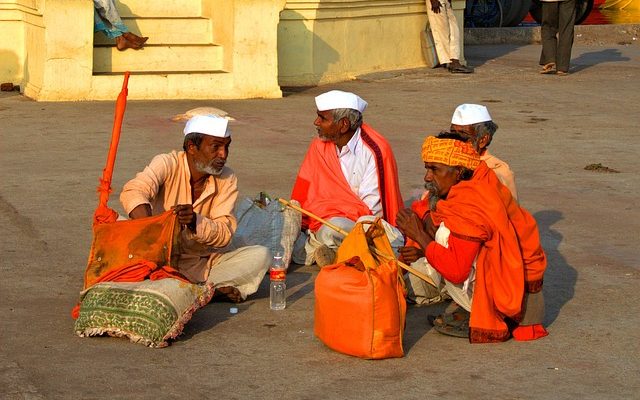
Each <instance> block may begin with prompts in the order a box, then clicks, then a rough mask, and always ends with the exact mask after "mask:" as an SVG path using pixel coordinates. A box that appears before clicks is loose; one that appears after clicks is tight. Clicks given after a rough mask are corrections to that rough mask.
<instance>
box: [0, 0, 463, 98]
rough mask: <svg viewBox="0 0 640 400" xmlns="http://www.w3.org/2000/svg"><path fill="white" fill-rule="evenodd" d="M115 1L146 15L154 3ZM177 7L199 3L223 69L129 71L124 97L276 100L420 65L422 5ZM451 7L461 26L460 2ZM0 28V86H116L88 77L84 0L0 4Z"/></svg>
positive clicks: (79, 92) (345, 1)
mask: <svg viewBox="0 0 640 400" xmlns="http://www.w3.org/2000/svg"><path fill="white" fill-rule="evenodd" d="M121 1H122V4H123V5H130V6H133V5H142V6H144V7H142V8H143V9H148V10H152V9H154V7H162V4H163V3H162V2H157V1H153V0H121ZM184 1H201V9H202V14H203V17H207V18H210V19H211V23H212V32H213V40H214V43H215V44H216V45H220V46H223V47H224V53H223V63H222V70H221V71H217V72H215V73H210V74H206V73H197V74H188V73H183V74H152V73H150V74H148V75H144V74H138V75H136V80H135V83H136V85H137V87H138V88H139V90H130V91H129V96H130V98H132V99H134V98H137V99H169V98H194V99H195V98H249V97H279V96H281V91H280V86H307V85H317V84H323V83H329V82H336V81H341V80H347V79H352V78H354V77H355V76H357V75H359V74H364V73H369V72H374V71H385V70H394V69H403V68H413V67H421V66H424V65H425V61H424V59H423V56H422V52H421V44H420V31H421V30H422V29H424V27H425V25H426V23H427V17H426V8H425V1H424V0H184ZM125 3H126V4H125ZM453 3H454V9H456V8H457V14H458V23H459V24H460V25H462V15H461V14H462V9H463V8H464V0H453ZM158 29H161V27H160V28H158ZM0 32H3V34H2V35H0V82H12V83H14V84H19V85H21V88H22V90H23V92H24V94H25V95H27V96H29V97H31V98H34V99H36V100H47V101H77V100H96V99H112V98H115V96H116V95H117V93H118V91H119V88H120V86H121V81H122V80H121V78H120V77H119V76H117V74H115V75H114V76H105V75H102V76H97V75H96V74H94V73H93V65H94V60H93V57H94V49H93V38H94V36H93V3H92V2H91V1H90V0H0ZM152 34H153V33H152V32H151V33H150V34H149V36H152ZM127 51H129V50H127ZM139 55H140V57H143V56H144V50H143V51H141V52H140V53H139ZM136 56H137V54H136ZM132 83H133V82H132ZM178 89H179V90H178Z"/></svg>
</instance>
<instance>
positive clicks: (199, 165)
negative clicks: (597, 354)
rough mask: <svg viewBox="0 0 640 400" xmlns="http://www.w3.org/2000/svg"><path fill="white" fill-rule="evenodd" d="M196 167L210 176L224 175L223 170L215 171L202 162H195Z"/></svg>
mask: <svg viewBox="0 0 640 400" xmlns="http://www.w3.org/2000/svg"><path fill="white" fill-rule="evenodd" d="M195 167H196V169H197V170H198V171H200V172H202V173H205V174H209V175H214V176H218V175H220V174H221V173H222V168H220V169H215V168H213V167H212V166H211V165H206V164H205V163H202V162H200V161H196V162H195Z"/></svg>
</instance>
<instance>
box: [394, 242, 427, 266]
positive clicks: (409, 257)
mask: <svg viewBox="0 0 640 400" xmlns="http://www.w3.org/2000/svg"><path fill="white" fill-rule="evenodd" d="M398 252H399V253H400V257H402V261H404V262H405V263H407V264H411V263H414V262H416V261H417V260H418V259H419V258H420V257H424V250H423V249H419V248H417V247H414V246H404V247H400V248H399V249H398Z"/></svg>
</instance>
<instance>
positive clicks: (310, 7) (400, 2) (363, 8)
mask: <svg viewBox="0 0 640 400" xmlns="http://www.w3.org/2000/svg"><path fill="white" fill-rule="evenodd" d="M426 21H427V17H426V13H425V3H424V0H396V1H388V0H369V1H358V2H354V1H350V0H321V1H317V0H298V1H288V2H287V5H286V7H285V9H284V11H283V12H282V13H281V14H280V24H279V26H278V41H279V44H278V57H279V62H280V64H279V76H280V84H281V85H284V86H289V85H292V86H295V85H314V84H319V83H326V82H335V81H339V80H344V79H351V78H353V77H354V76H355V75H357V74H362V73H367V72H372V71H380V70H392V69H399V68H410V67H419V66H422V65H424V60H423V59H422V53H421V51H420V35H419V32H420V30H421V29H424V27H425V25H426Z"/></svg>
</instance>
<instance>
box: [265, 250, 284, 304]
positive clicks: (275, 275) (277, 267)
mask: <svg viewBox="0 0 640 400" xmlns="http://www.w3.org/2000/svg"><path fill="white" fill-rule="evenodd" d="M269 278H270V280H271V284H270V288H269V307H270V308H271V309H272V310H284V308H285V307H286V306H287V281H286V278H287V270H286V269H285V268H284V261H282V256H281V255H280V253H276V255H275V256H273V262H272V263H271V268H270V269H269Z"/></svg>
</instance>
